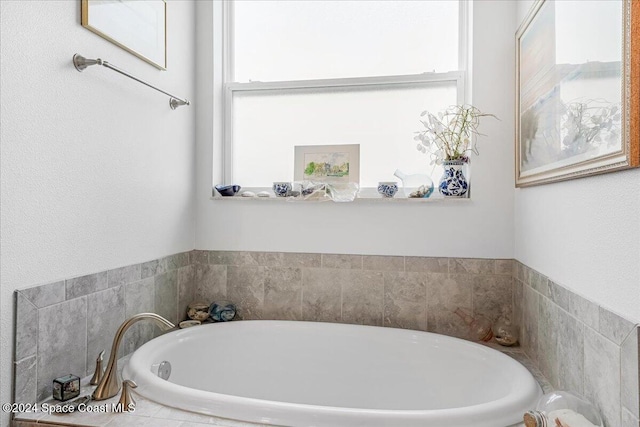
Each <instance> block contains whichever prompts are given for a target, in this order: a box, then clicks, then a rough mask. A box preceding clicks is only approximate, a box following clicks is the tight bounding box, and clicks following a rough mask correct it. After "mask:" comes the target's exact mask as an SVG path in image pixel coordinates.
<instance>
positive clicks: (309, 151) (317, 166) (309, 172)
mask: <svg viewBox="0 0 640 427" xmlns="http://www.w3.org/2000/svg"><path fill="white" fill-rule="evenodd" d="M294 150H295V156H294V158H295V161H294V174H293V176H294V180H295V181H319V182H328V183H349V182H353V183H356V184H359V183H360V144H345V145H296V146H295V147H294Z"/></svg>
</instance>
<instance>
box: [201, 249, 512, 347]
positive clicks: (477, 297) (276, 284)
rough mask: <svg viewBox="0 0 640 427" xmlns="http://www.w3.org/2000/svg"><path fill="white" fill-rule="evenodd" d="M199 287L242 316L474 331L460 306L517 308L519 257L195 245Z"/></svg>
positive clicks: (493, 310) (494, 311)
mask: <svg viewBox="0 0 640 427" xmlns="http://www.w3.org/2000/svg"><path fill="white" fill-rule="evenodd" d="M192 258H193V259H194V261H195V264H194V269H195V271H194V275H195V278H194V280H195V292H194V293H193V298H194V299H196V300H202V301H203V302H211V301H213V300H215V299H223V298H224V299H227V300H230V301H232V302H234V303H235V304H236V305H237V306H238V316H239V317H240V318H242V319H286V320H310V321H322V322H343V323H355V324H364V325H375V326H389V327H396V328H407V329H418V330H423V331H432V332H438V333H443V334H447V335H453V336H466V334H467V327H466V325H465V324H464V322H462V320H461V319H460V318H459V317H458V316H456V315H455V314H453V310H455V309H456V307H462V308H464V309H466V310H468V311H469V313H476V314H483V315H485V316H487V317H489V318H491V319H492V320H493V319H495V318H496V317H497V316H498V315H500V314H501V312H502V311H503V310H505V311H506V312H508V313H511V311H512V288H513V286H512V282H513V279H512V274H511V272H512V261H511V260H493V259H457V258H423V257H402V256H367V255H337V254H304V253H276V252H225V251H194V255H193V257H192Z"/></svg>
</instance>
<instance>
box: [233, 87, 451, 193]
mask: <svg viewBox="0 0 640 427" xmlns="http://www.w3.org/2000/svg"><path fill="white" fill-rule="evenodd" d="M456 93H457V91H456V83H455V82H439V83H425V84H421V86H419V87H417V88H416V87H413V88H408V87H402V86H389V87H381V88H373V89H372V88H353V87H351V88H347V89H335V88H331V89H321V90H317V89H316V90H308V89H305V90H302V89H300V90H293V91H292V90H288V91H273V90H269V91H248V92H241V91H237V92H235V96H234V114H233V137H234V141H233V179H234V183H238V184H240V185H242V186H244V187H266V186H270V185H271V183H272V182H274V181H291V180H293V172H294V171H293V168H294V146H296V145H333V144H360V186H361V187H375V186H377V184H378V181H397V180H398V179H397V178H395V177H394V176H393V174H394V172H395V170H396V169H401V170H402V171H403V172H405V173H409V174H411V173H426V174H431V175H432V177H433V178H432V179H433V180H434V182H437V180H438V179H439V177H440V175H441V170H440V169H438V170H436V169H434V167H433V166H431V165H430V162H431V159H430V157H429V156H428V155H424V154H421V153H419V152H418V151H417V150H416V144H417V143H416V141H414V140H413V137H414V132H415V131H417V130H420V128H421V127H422V125H421V123H420V122H419V119H420V112H422V111H424V110H429V111H434V112H437V111H440V110H443V109H444V108H446V107H447V106H449V105H452V104H455V103H456Z"/></svg>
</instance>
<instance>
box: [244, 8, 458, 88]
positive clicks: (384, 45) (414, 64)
mask: <svg viewBox="0 0 640 427" xmlns="http://www.w3.org/2000/svg"><path fill="white" fill-rule="evenodd" d="M233 7H234V11H233V17H234V22H233V32H234V34H233V43H232V46H233V59H234V73H235V77H234V81H236V82H249V81H263V82H266V81H284V80H309V79H328V78H341V77H363V76H382V75H401V74H420V73H424V72H433V71H436V72H447V71H453V70H457V69H458V7H459V3H458V2H457V1H452V0H449V1H399V0H394V1H364V0H356V1H346V0H340V1H265V0H258V1H249V0H242V1H236V2H234V4H233Z"/></svg>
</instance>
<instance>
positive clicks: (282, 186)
mask: <svg viewBox="0 0 640 427" xmlns="http://www.w3.org/2000/svg"><path fill="white" fill-rule="evenodd" d="M272 188H273V192H274V193H275V194H276V196H278V197H287V196H288V195H289V194H290V193H291V183H290V182H274V183H273V187H272Z"/></svg>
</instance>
